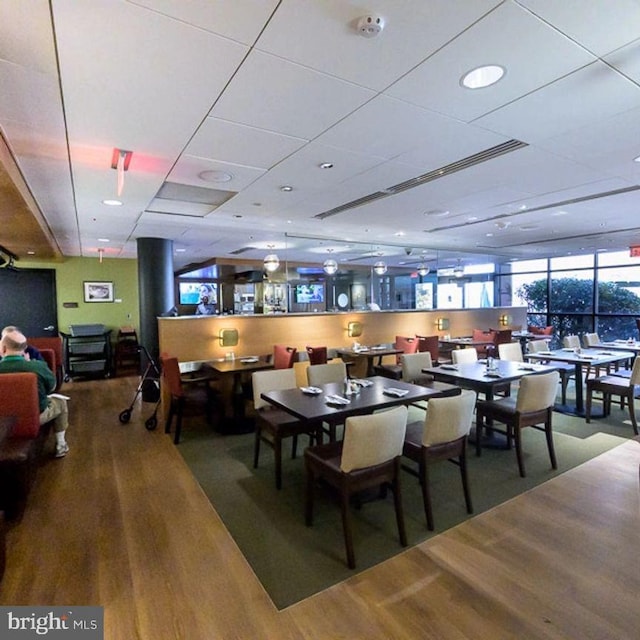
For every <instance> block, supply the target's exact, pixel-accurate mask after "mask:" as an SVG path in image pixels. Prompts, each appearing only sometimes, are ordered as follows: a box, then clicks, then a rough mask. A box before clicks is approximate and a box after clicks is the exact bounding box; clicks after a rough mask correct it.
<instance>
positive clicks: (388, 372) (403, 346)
mask: <svg viewBox="0 0 640 640" xmlns="http://www.w3.org/2000/svg"><path fill="white" fill-rule="evenodd" d="M419 344H420V341H419V340H418V338H414V337H407V336H396V340H395V342H394V345H393V346H394V348H395V349H398V350H400V351H402V353H398V354H397V355H396V361H395V364H392V363H390V364H386V363H383V364H377V365H376V366H375V367H374V368H373V370H374V371H375V373H376V375H379V376H384V377H385V378H391V379H392V380H400V378H401V377H402V363H401V361H400V356H402V354H405V353H406V354H411V353H417V351H418V346H419Z"/></svg>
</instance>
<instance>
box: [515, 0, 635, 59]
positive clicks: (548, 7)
mask: <svg viewBox="0 0 640 640" xmlns="http://www.w3.org/2000/svg"><path fill="white" fill-rule="evenodd" d="M519 3H520V4H521V5H522V6H523V7H526V8H527V9H529V10H530V11H532V12H533V13H535V14H536V15H537V16H539V17H540V18H542V19H543V20H545V21H546V22H549V23H550V24H552V25H554V27H555V28H556V29H558V30H559V31H561V32H562V33H564V34H565V35H566V36H567V37H569V38H571V39H572V40H575V41H576V42H578V43H580V44H581V45H582V46H584V47H585V48H586V49H588V50H589V51H591V52H593V53H594V54H596V55H598V56H603V55H605V54H607V53H609V52H611V51H613V50H614V49H618V48H619V47H622V46H624V45H626V44H628V43H629V42H631V41H633V40H635V39H636V38H637V37H638V25H639V24H640V5H639V4H638V2H637V1H636V0H616V1H615V3H612V2H611V0H589V1H588V2H584V0H562V2H549V0H519Z"/></svg>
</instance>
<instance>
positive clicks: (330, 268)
mask: <svg viewBox="0 0 640 640" xmlns="http://www.w3.org/2000/svg"><path fill="white" fill-rule="evenodd" d="M327 251H328V252H329V257H328V258H327V259H326V260H325V261H324V262H323V263H322V269H323V271H324V272H325V273H326V274H327V275H328V276H333V275H335V274H336V273H337V271H338V263H337V262H336V261H335V260H334V259H333V258H332V257H331V252H332V251H333V249H327Z"/></svg>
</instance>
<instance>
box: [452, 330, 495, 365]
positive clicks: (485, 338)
mask: <svg viewBox="0 0 640 640" xmlns="http://www.w3.org/2000/svg"><path fill="white" fill-rule="evenodd" d="M495 337H496V333H495V331H491V329H489V330H488V331H485V330H484V329H474V330H473V332H472V335H471V339H472V340H473V341H474V342H485V343H486V344H479V345H476V346H475V347H472V348H473V349H475V350H476V351H477V353H478V356H479V357H481V358H486V357H487V356H488V355H492V354H490V353H489V351H491V348H492V345H493V342H494V340H495ZM454 364H455V363H454Z"/></svg>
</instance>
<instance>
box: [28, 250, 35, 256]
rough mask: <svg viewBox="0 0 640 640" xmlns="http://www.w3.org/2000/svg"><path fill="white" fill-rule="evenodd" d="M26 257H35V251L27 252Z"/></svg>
mask: <svg viewBox="0 0 640 640" xmlns="http://www.w3.org/2000/svg"><path fill="white" fill-rule="evenodd" d="M27 255H29V256H35V255H36V252H35V251H27Z"/></svg>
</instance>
